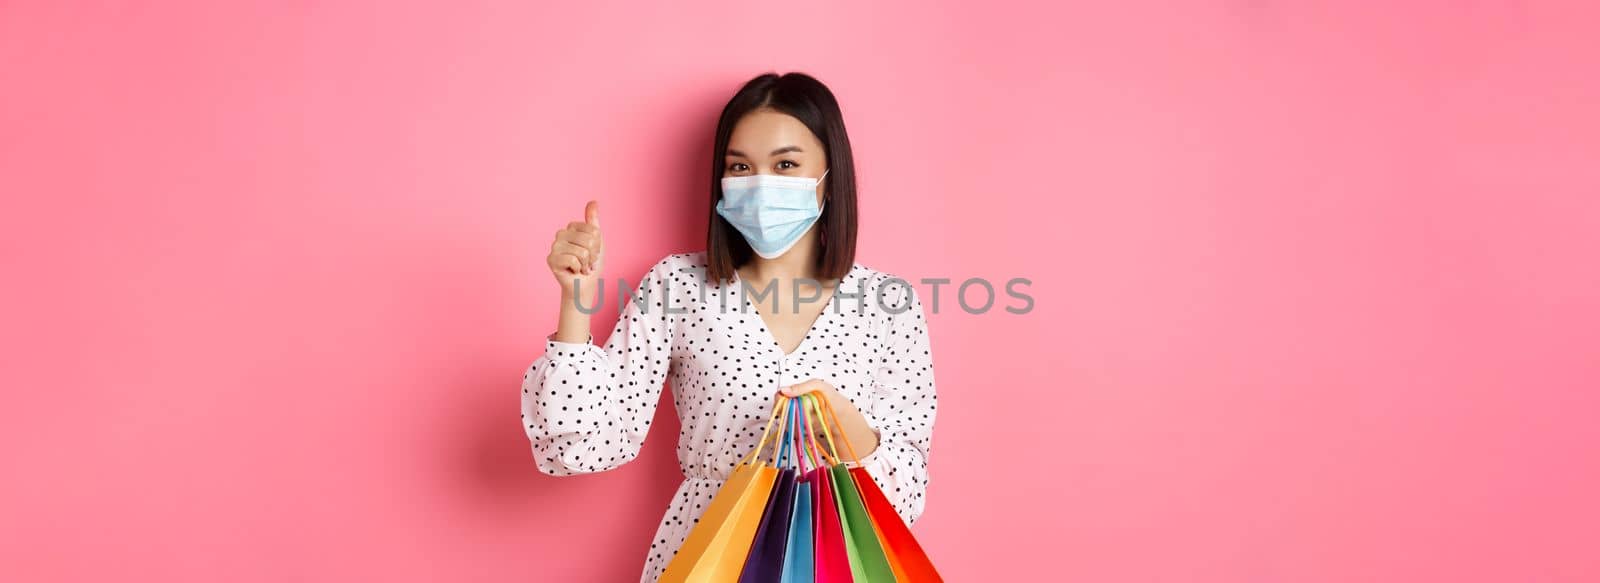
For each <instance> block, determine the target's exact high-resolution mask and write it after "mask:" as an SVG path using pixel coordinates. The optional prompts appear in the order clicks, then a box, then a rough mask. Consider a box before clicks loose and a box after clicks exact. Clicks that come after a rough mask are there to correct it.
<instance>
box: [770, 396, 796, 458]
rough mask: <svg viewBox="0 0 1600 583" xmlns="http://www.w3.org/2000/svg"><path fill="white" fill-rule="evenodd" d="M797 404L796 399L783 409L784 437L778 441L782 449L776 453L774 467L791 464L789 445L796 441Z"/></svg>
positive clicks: (790, 400) (791, 400)
mask: <svg viewBox="0 0 1600 583" xmlns="http://www.w3.org/2000/svg"><path fill="white" fill-rule="evenodd" d="M797 404H798V403H795V402H794V399H789V403H788V404H786V405H785V406H784V408H783V409H784V411H783V437H782V438H780V439H779V440H778V444H779V445H780V446H781V449H778V450H776V451H775V452H774V453H776V454H777V455H774V456H773V459H772V465H773V466H775V467H780V468H781V467H784V465H785V464H787V463H788V462H789V444H790V443H791V442H793V441H794V408H795V405H797Z"/></svg>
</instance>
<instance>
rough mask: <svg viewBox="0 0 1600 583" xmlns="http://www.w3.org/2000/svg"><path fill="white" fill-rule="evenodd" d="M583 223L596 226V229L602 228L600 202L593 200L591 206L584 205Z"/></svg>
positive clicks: (590, 202)
mask: <svg viewBox="0 0 1600 583" xmlns="http://www.w3.org/2000/svg"><path fill="white" fill-rule="evenodd" d="M583 222H585V223H589V224H591V225H594V226H595V228H596V229H598V228H600V201H598V200H591V201H589V204H587V205H584V207H583Z"/></svg>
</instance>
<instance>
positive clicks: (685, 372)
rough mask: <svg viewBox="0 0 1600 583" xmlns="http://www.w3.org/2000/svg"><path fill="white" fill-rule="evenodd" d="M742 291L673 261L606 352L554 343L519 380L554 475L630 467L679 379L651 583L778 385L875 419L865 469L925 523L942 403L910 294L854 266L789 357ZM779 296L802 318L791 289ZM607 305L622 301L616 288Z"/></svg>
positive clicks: (532, 435)
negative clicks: (826, 397)
mask: <svg viewBox="0 0 1600 583" xmlns="http://www.w3.org/2000/svg"><path fill="white" fill-rule="evenodd" d="M741 287H742V285H741V282H740V280H739V278H738V277H735V278H734V279H733V280H732V281H731V282H728V283H724V284H718V283H715V282H707V281H706V277H705V254H704V253H685V254H676V255H669V256H667V257H666V258H664V259H662V260H661V261H659V262H657V263H656V264H655V266H654V267H652V268H651V269H650V271H649V273H647V274H646V275H645V277H644V279H643V280H642V281H641V282H640V283H639V286H638V288H637V289H636V290H635V298H634V299H635V301H629V302H628V303H627V304H626V306H624V307H623V309H622V314H621V316H620V317H619V318H618V319H617V325H616V327H615V328H614V329H613V330H612V331H611V337H610V338H609V339H607V341H606V344H605V347H604V348H602V347H599V346H596V345H594V344H593V342H592V341H591V342H590V343H585V344H574V343H566V342H557V341H554V340H547V341H546V346H545V354H544V356H541V357H539V359H538V360H536V361H534V363H533V365H532V366H530V367H529V369H528V371H527V374H526V375H525V376H524V377H523V383H522V424H523V426H524V427H525V428H526V430H527V434H528V439H529V440H531V442H532V445H533V459H534V461H535V462H536V463H537V464H538V467H539V470H540V471H541V472H544V473H546V474H550V475H554V476H571V475H576V474H586V473H592V472H601V471H605V470H609V469H612V468H615V467H617V466H620V465H622V464H624V463H627V462H628V461H630V460H632V459H634V457H635V456H637V455H638V454H639V448H640V447H641V446H642V445H643V444H644V439H645V436H646V435H647V434H649V432H650V422H651V419H652V418H653V416H654V414H655V407H656V403H657V402H659V398H660V394H661V390H662V387H663V385H664V381H666V380H667V379H668V378H669V377H670V378H671V380H672V383H671V385H672V401H673V404H674V405H675V406H676V408H677V412H678V419H679V421H680V422H681V424H682V430H681V431H680V432H679V433H678V447H677V451H678V465H679V467H680V468H681V469H682V471H683V475H684V480H683V483H682V484H680V485H679V486H678V491H677V493H676V495H675V496H674V497H673V499H672V503H671V504H670V505H669V506H668V508H667V511H666V514H665V515H664V516H662V518H661V524H660V526H659V527H658V528H657V530H656V535H655V538H654V540H653V542H652V543H651V545H650V549H649V555H648V557H647V559H646V561H645V566H644V572H643V574H642V575H641V576H640V579H639V580H640V581H641V582H642V583H654V582H655V581H656V579H657V578H658V577H660V575H661V571H662V569H664V568H665V567H666V565H667V562H668V561H670V560H671V559H672V556H673V554H674V553H676V552H677V550H678V547H679V545H681V544H682V543H683V539H684V538H685V537H686V536H687V535H688V534H689V529H690V528H691V527H693V526H694V523H695V522H696V521H698V520H699V518H700V515H701V513H702V512H704V511H705V507H706V504H707V503H709V502H710V501H711V497H712V496H713V495H715V494H716V492H717V489H718V488H720V487H721V486H722V482H723V480H726V479H727V477H728V473H729V472H730V471H732V469H733V465H734V464H736V463H738V461H739V459H740V458H742V457H744V456H745V454H747V453H749V452H750V450H751V449H753V448H755V446H756V442H757V441H758V440H759V439H760V437H761V429H762V426H763V423H764V422H765V421H766V420H767V416H768V414H769V413H770V412H771V411H772V406H773V404H774V402H775V399H776V393H777V390H778V388H779V387H782V386H785V385H791V384H795V383H798V382H800V381H804V380H806V379H809V378H818V379H822V380H825V381H827V382H828V383H829V384H831V385H833V386H834V387H835V388H836V389H838V390H839V392H840V393H841V394H843V395H844V396H845V397H847V398H848V399H849V400H850V401H851V403H853V404H854V405H855V406H856V408H857V409H860V410H861V412H862V413H863V414H864V415H865V416H866V418H867V420H868V422H869V423H870V424H871V425H872V427H873V429H874V430H875V431H876V432H877V433H878V437H879V445H878V448H877V449H876V450H874V451H873V452H872V453H871V454H867V455H865V457H864V458H863V460H862V465H863V466H864V467H866V468H867V471H868V473H870V474H871V475H872V477H873V479H874V481H876V482H877V483H878V486H879V487H880V488H882V489H883V492H884V494H885V495H887V496H888V497H889V500H890V501H891V502H893V504H894V507H895V510H896V511H898V512H899V513H900V516H901V517H902V518H904V519H905V520H906V522H907V523H908V524H910V523H914V522H916V520H917V518H918V517H919V516H921V515H922V510H923V504H924V502H925V500H926V496H925V493H926V491H927V487H928V452H929V445H930V444H931V441H932V435H933V421H934V411H935V409H936V405H937V396H936V395H935V394H934V383H933V360H932V354H931V353H930V351H929V344H928V327H927V320H926V316H925V314H924V311H923V306H922V302H921V300H920V298H919V297H918V295H917V294H916V292H915V290H914V289H913V288H912V286H911V285H909V283H907V282H906V281H904V280H900V279H896V278H894V277H892V276H890V275H887V274H884V273H882V272H879V271H875V270H873V269H869V268H867V267H864V266H862V265H860V264H857V265H854V266H852V267H851V269H850V272H849V273H848V274H846V275H845V276H844V277H843V278H841V280H840V282H839V287H838V288H837V289H836V290H835V292H834V299H833V302H832V304H830V305H829V306H828V307H827V308H825V309H824V310H823V312H822V314H821V315H820V316H818V317H817V320H816V322H815V323H814V324H813V325H812V327H811V330H810V331H809V332H807V333H806V336H805V337H804V339H803V340H802V341H801V343H800V345H799V346H798V347H797V348H795V350H794V352H792V353H789V354H784V353H783V350H782V349H781V348H779V346H778V344H777V342H776V341H775V340H774V339H773V336H772V334H771V333H770V332H769V331H768V330H767V327H766V324H765V323H764V322H763V321H762V320H761V316H760V315H759V314H758V313H757V312H756V309H755V307H754V306H752V305H751V304H752V302H762V305H763V307H765V308H768V309H770V308H771V307H772V299H771V297H770V296H769V297H766V298H765V299H763V298H762V297H760V296H758V295H755V294H753V293H740V288H741ZM751 287H752V288H753V289H754V290H756V292H759V291H760V290H761V288H762V287H763V284H758V283H752V284H751ZM774 289H776V288H774ZM779 297H780V300H781V301H782V302H783V305H784V306H787V307H786V308H783V309H793V303H792V301H793V298H792V297H791V295H790V290H781V291H780V296H779ZM607 301H616V294H615V292H614V291H612V292H610V293H609V297H608V298H607ZM858 453H863V454H866V452H858Z"/></svg>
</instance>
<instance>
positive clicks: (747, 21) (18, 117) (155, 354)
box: [0, 0, 1600, 583]
mask: <svg viewBox="0 0 1600 583" xmlns="http://www.w3.org/2000/svg"><path fill="white" fill-rule="evenodd" d="M158 4H159V5H158ZM216 4H222V3H210V2H186V3H177V2H167V3H135V2H125V3H119V2H78V3H71V2H14V1H13V2H0V193H3V194H4V208H3V212H0V237H3V246H0V249H3V259H4V270H5V273H6V284H5V286H4V290H3V292H0V293H3V294H4V296H3V298H0V300H3V302H0V321H3V322H4V324H3V326H0V328H3V329H4V346H0V348H3V355H4V356H3V357H0V358H3V362H4V363H5V364H4V367H3V368H4V372H3V375H4V376H3V381H0V382H3V385H4V387H5V390H6V406H5V407H4V413H3V415H4V417H3V420H4V422H3V423H0V432H3V434H0V438H3V439H4V443H5V445H4V446H3V447H0V468H3V469H0V473H4V475H5V476H6V477H5V478H3V479H0V483H3V486H0V488H3V489H4V491H3V492H0V500H3V501H0V517H3V518H0V522H3V523H4V527H3V528H0V579H6V580H12V581H22V580H26V581H89V580H112V579H116V580H163V581H184V582H187V581H196V582H198V581H208V582H209V581H335V580H384V581H419V582H420V581H633V580H635V579H636V578H637V576H638V571H639V568H640V566H641V565H642V563H643V559H644V551H645V548H646V547H647V545H648V541H649V537H650V535H651V533H652V532H653V529H654V527H655V523H656V521H657V519H658V518H659V516H660V512H661V511H662V510H663V509H664V508H665V505H666V503H667V499H668V497H669V496H670V495H671V493H672V488H673V487H674V486H675V485H676V480H677V478H678V475H677V469H676V463H675V460H674V459H673V457H672V455H673V452H672V439H671V437H670V436H672V435H673V434H674V433H675V432H676V431H677V423H676V421H675V420H674V418H673V417H672V415H673V413H672V409H671V405H670V401H667V402H666V405H665V406H664V407H662V408H661V409H660V410H659V411H658V414H657V419H658V421H659V424H658V427H657V428H656V429H655V431H654V432H653V433H652V436H651V438H650V440H649V442H648V444H647V446H646V448H645V451H644V453H643V454H642V456H641V457H640V459H638V460H637V461H635V462H633V463H631V464H629V465H627V466H624V467H623V468H621V469H619V470H617V471H614V472H610V473H606V474H599V475H593V476H586V477H578V478H552V477H548V476H544V475H541V474H539V473H538V472H537V470H536V469H535V467H534V464H533V461H532V459H531V454H530V453H529V451H528V444H527V441H526V439H525V437H524V435H523V434H522V432H521V430H520V427H519V424H518V422H517V411H516V399H517V394H518V393H517V383H518V381H519V380H520V378H521V375H522V372H523V369H524V368H525V367H526V366H527V365H528V364H529V363H530V362H531V361H532V360H533V359H534V358H535V357H537V356H538V355H539V351H540V350H541V340H542V337H543V335H544V334H546V333H548V332H549V331H550V330H551V329H552V327H553V325H554V318H555V315H556V309H555V308H556V297H555V294H556V286H555V284H554V283H553V281H552V279H551V277H550V275H549V274H548V273H547V272H546V271H545V269H544V267H543V256H544V254H545V252H546V249H547V245H548V241H549V238H550V235H551V233H552V232H553V231H554V230H555V229H556V228H558V227H559V226H560V225H561V224H563V223H564V222H566V221H569V220H574V219H578V218H580V217H581V212H582V205H583V201H585V200H587V199H588V198H591V197H593V198H598V199H600V200H601V201H602V205H603V207H604V210H603V213H604V224H605V226H606V229H607V243H608V250H609V252H610V262H609V263H610V266H611V268H610V270H609V271H608V274H607V275H610V276H623V277H627V278H628V279H630V280H635V279H636V278H637V277H638V276H639V275H640V274H641V273H642V272H643V270H644V269H645V268H646V267H647V266H648V265H649V264H650V263H651V262H653V261H655V260H656V259H658V258H660V257H661V256H663V255H665V254H667V253H670V252H676V251H685V250H692V249H696V248H697V247H698V242H699V241H700V240H701V233H702V229H703V222H704V218H703V217H704V216H705V205H706V203H705V201H704V200H703V198H704V194H703V193H704V192H705V190H706V188H707V180H708V178H707V177H706V176H705V175H704V168H705V166H706V165H707V163H708V162H707V157H708V156H709V151H710V146H711V144H710V140H711V132H712V129H713V124H714V122H715V114H716V113H717V111H718V110H719V109H720V108H721V106H722V104H723V102H724V101H725V100H726V99H727V98H728V97H729V96H730V95H731V94H732V92H733V91H734V90H735V89H736V88H737V86H738V84H740V83H741V82H743V81H744V80H746V79H748V78H749V77H751V76H753V75H755V74H757V73H760V72H763V71H767V70H777V71H780V72H781V71H789V70H802V71H807V72H811V73H813V74H815V75H817V76H819V77H820V78H821V79H822V80H823V81H824V82H826V83H828V84H830V85H831V86H832V87H833V89H834V91H835V92H836V93H837V95H838V97H839V99H840V100H841V102H842V103H843V104H844V109H845V114H846V119H847V121H848V124H849V129H850V132H851V137H852V138H853V139H854V144H855V148H856V152H857V153H858V163H859V164H860V167H861V172H862V179H861V180H862V195H861V198H862V212H863V215H864V218H863V232H862V241H861V249H862V251H861V257H860V259H861V261H862V262H863V263H865V264H867V265H870V266H873V267H876V268H879V269H883V270H887V271H890V272H892V273H897V274H900V275H903V276H906V277H911V278H920V277H950V278H954V279H957V280H960V279H964V278H967V277H979V276H981V277H990V278H997V279H1005V278H1009V277H1017V276H1021V277H1028V278H1031V279H1032V280H1033V281H1034V284H1033V286H1032V287H1031V288H1029V291H1030V292H1031V293H1032V295H1034V297H1035V298H1036V300H1037V307H1036V309H1035V310H1034V311H1033V313H1031V314H1029V315H1027V316H1014V315H1010V314H1005V313H1003V312H995V313H990V314H987V315H983V316H971V315H967V314H965V313H963V312H961V311H959V310H958V309H956V308H955V305H954V304H950V303H946V304H945V306H944V309H942V310H941V313H940V314H939V315H937V316H935V317H934V321H933V325H932V326H933V327H932V331H933V343H934V346H935V361H936V363H937V370H938V380H939V388H940V391H941V412H940V417H939V421H938V430H937V432H936V434H935V442H934V452H933V462H932V463H933V467H932V472H933V483H932V486H931V490H930V493H929V496H930V501H929V505H928V511H927V514H926V515H925V518H924V519H923V521H921V522H919V523H918V525H917V528H916V531H917V533H918V535H919V537H920V538H921V540H922V541H923V543H924V544H925V545H926V546H927V548H928V549H930V551H931V553H932V554H933V556H934V557H935V558H936V560H937V562H938V564H939V565H940V566H941V567H942V568H943V569H944V570H945V571H946V572H947V574H948V578H949V579H950V580H951V581H959V582H965V581H1010V580H1046V579H1048V580H1061V581H1119V582H1120V581H1130V582H1132V581H1152V582H1154V581H1183V582H1206V583H1209V582H1216V583H1221V582H1237V581H1295V582H1300V583H1314V582H1350V581H1541V582H1577V581H1595V580H1597V579H1600V558H1597V557H1600V554H1597V553H1596V540H1597V537H1600V526H1597V525H1600V501H1597V497H1596V495H1595V492H1597V491H1600V424H1597V423H1596V412H1597V411H1600V396H1597V386H1600V258H1597V249H1600V195H1597V193H1600V163H1597V159H1600V108H1597V106H1596V104H1597V103H1600V75H1597V74H1596V71H1600V44H1597V41H1596V39H1597V38H1600V37H1597V35H1596V34H1595V27H1594V24H1595V22H1597V19H1600V10H1596V9H1595V8H1594V6H1595V4H1593V3H1586V2H1571V3H1566V4H1562V3H1553V2H1543V3H1539V2H1525V3H1511V2H1507V3H1499V2H1454V1H1449V2H1446V1H1436V2H1407V3H1398V4H1397V3H1389V2H1371V3H1360V2H1357V3H1349V2H1323V3H1296V2H1258V1H1243V0H1239V1H1231V2H1212V3H1184V4H1183V5H1171V4H1169V3H1155V2H1151V3H1142V2H1141V3H1114V4H1116V5H1117V6H1118V7H1116V8H1106V7H1101V6H1098V5H1100V4H1110V3H1081V4H1082V5H1079V6H1069V7H1055V6H1057V5H1058V4H1060V3H1055V2H1050V3H1044V2H1041V3H1039V4H1038V5H1020V4H1019V5H1006V6H1002V5H995V4H993V3H988V2H967V3H959V4H954V3H953V4H950V5H944V6H938V5H934V4H930V3H928V2H884V1H876V2H856V3H831V2H822V3H808V4H795V5H777V4H771V3H756V2H748V3H741V4H721V5H709V4H707V5H700V4H694V5H690V4H687V3H683V2H636V3H627V4H623V3H617V4H607V3H598V2H594V3H591V2H567V3H560V4H562V5H563V6H564V7H562V8H559V9H557V8H553V7H552V8H530V7H515V6H512V5H511V4H513V3H505V4H502V5H495V4H470V5H469V3H462V2H452V3H449V4H450V5H451V6H450V7H449V8H445V7H443V5H444V3H440V5H439V6H436V7H423V6H418V5H400V4H396V3H387V2H384V3H379V2H372V3H353V2H346V3H339V4H338V5H334V4H333V3H325V2H258V3H239V2H234V3H226V4H229V6H228V7H221V6H217V5H216ZM551 4H554V3H551ZM1319 4H1320V5H1319ZM1047 6H1050V7H1047ZM614 317H615V310H614V307H613V308H612V309H611V310H608V311H607V312H606V313H604V314H602V315H601V317H600V320H599V322H600V323H599V324H598V325H597V329H599V330H598V331H599V333H600V334H601V335H602V336H603V334H604V331H605V330H608V329H609V327H610V324H611V322H612V321H613V319H614ZM602 327H603V329H601V328H602Z"/></svg>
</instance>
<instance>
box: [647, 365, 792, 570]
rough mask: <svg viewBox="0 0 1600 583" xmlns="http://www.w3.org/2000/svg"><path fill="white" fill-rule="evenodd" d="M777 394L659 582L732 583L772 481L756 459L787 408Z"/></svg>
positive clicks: (770, 471) (772, 472)
mask: <svg viewBox="0 0 1600 583" xmlns="http://www.w3.org/2000/svg"><path fill="white" fill-rule="evenodd" d="M786 401H787V397H784V396H782V395H779V396H778V403H777V404H776V405H775V406H774V407H773V409H772V416H771V417H770V418H769V419H768V420H767V427H766V429H765V430H763V431H762V432H761V441H760V442H759V443H757V444H756V447H755V449H754V450H752V451H751V452H750V454H749V455H747V456H745V459H742V460H740V461H739V463H738V464H737V465H735V466H734V469H733V472H732V474H730V475H729V476H728V481H727V482H724V483H723V485H722V488H721V489H720V490H717V493H716V495H715V496H713V497H712V498H711V503H710V504H708V505H707V506H706V510H705V512H704V513H702V514H701V516H700V518H699V521H698V522H696V524H695V526H694V528H693V529H691V530H690V531H689V535H688V536H687V537H685V538H684V541H683V545H681V546H680V547H679V548H678V552H677V553H676V554H674V555H673V557H672V560H671V561H670V562H668V563H667V568H666V570H665V571H664V572H663V573H662V574H661V577H660V578H659V579H658V581H659V582H660V583H691V582H692V583H708V582H712V583H718V582H724V581H736V580H738V578H739V573H740V571H741V570H742V569H743V568H744V561H745V557H746V556H747V555H748V554H749V552H750V543H751V541H752V540H753V539H754V538H755V533H756V529H757V528H758V527H759V526H760V523H761V515H762V513H763V511H764V510H765V509H766V503H767V498H768V496H770V495H771V494H772V489H773V486H774V485H775V484H776V483H777V479H778V469H777V468H776V467H774V466H773V465H772V464H769V463H767V462H766V461H765V460H762V459H761V458H760V453H761V451H762V450H763V449H765V447H766V444H767V438H768V437H769V436H770V434H771V431H772V425H773V423H774V422H775V421H777V417H778V414H779V413H780V412H782V411H783V410H784V407H785V406H786V405H787V402H786Z"/></svg>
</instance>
